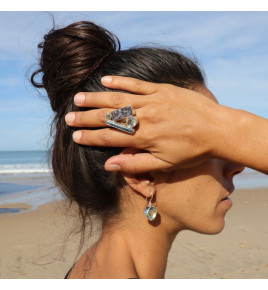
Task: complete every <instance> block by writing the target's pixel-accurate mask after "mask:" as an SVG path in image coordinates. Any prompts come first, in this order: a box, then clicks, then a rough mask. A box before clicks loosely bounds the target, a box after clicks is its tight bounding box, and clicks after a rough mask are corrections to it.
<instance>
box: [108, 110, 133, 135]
mask: <svg viewBox="0 0 268 290" xmlns="http://www.w3.org/2000/svg"><path fill="white" fill-rule="evenodd" d="M133 115H135V113H134V111H133V109H132V107H131V106H130V105H129V106H126V107H123V108H120V109H117V110H114V111H112V112H110V113H108V114H106V121H105V124H106V125H108V126H110V127H113V128H115V129H117V130H120V131H123V132H126V133H130V134H133V133H134V132H135V129H134V127H135V126H137V124H138V120H137V118H135V117H133ZM118 121H120V122H118Z"/></svg>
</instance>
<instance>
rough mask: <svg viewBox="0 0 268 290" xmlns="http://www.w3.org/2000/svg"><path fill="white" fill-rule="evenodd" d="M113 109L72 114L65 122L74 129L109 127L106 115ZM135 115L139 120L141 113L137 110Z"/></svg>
mask: <svg viewBox="0 0 268 290" xmlns="http://www.w3.org/2000/svg"><path fill="white" fill-rule="evenodd" d="M110 112H111V109H97V110H88V111H75V112H70V113H68V114H67V115H66V116H65V122H66V123H67V125H69V126H72V127H91V128H92V127H93V128H94V127H108V125H106V123H105V121H106V114H107V113H110ZM135 115H136V116H137V120H139V117H140V115H142V114H140V111H139V110H136V111H135Z"/></svg>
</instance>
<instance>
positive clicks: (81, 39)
mask: <svg viewBox="0 0 268 290" xmlns="http://www.w3.org/2000/svg"><path fill="white" fill-rule="evenodd" d="M38 48H40V49H42V53H41V57H40V69H39V70H37V71H35V72H34V73H33V74H32V77H31V81H32V83H33V85H34V86H36V87H38V88H45V89H46V91H47V93H48V96H49V98H50V102H51V107H52V109H53V110H54V111H58V109H59V106H62V105H63V104H64V103H65V102H64V99H63V98H65V100H66V101H67V98H66V97H67V96H66V94H67V95H68V96H69V95H70V94H72V95H74V94H75V93H76V92H77V91H78V89H79V88H81V86H82V85H83V83H84V81H85V80H86V79H87V78H88V77H89V76H90V75H91V73H92V72H93V71H94V70H96V69H97V68H98V67H99V65H100V64H101V63H102V61H103V60H104V59H105V58H107V57H108V56H109V55H111V54H112V53H114V52H115V51H116V50H117V49H118V50H119V49H120V42H119V40H118V38H117V37H116V36H115V35H113V34H112V33H110V32H109V31H107V30H105V29H104V28H102V27H100V26H98V25H96V24H94V23H92V22H87V21H81V22H77V23H73V24H71V25H69V26H67V27H64V28H62V29H55V28H53V29H52V30H50V32H49V33H48V34H46V35H45V36H44V42H42V43H40V44H39V45H38ZM40 72H42V73H43V77H42V83H37V82H35V80H34V77H35V76H36V75H37V74H38V73H40Z"/></svg>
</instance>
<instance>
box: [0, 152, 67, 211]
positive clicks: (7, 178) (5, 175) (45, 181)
mask: <svg viewBox="0 0 268 290" xmlns="http://www.w3.org/2000/svg"><path fill="white" fill-rule="evenodd" d="M61 198H62V195H61V194H60V193H59V191H58V189H57V188H56V187H55V186H54V182H53V178H52V170H51V166H50V165H49V162H48V158H47V151H46V150H39V151H0V214H1V213H7V212H8V213H18V212H20V208H16V207H11V206H10V205H12V204H27V205H29V206H30V207H31V209H35V208H37V207H38V206H40V205H43V204H45V203H47V202H50V201H53V200H59V199H61Z"/></svg>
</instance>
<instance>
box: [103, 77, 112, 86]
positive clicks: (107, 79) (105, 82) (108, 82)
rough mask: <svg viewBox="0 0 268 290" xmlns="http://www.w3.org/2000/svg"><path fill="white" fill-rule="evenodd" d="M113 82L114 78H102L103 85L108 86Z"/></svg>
mask: <svg viewBox="0 0 268 290" xmlns="http://www.w3.org/2000/svg"><path fill="white" fill-rule="evenodd" d="M111 82H112V77H109V76H105V77H102V78H101V83H102V84H103V85H108V84H110V83H111Z"/></svg>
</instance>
